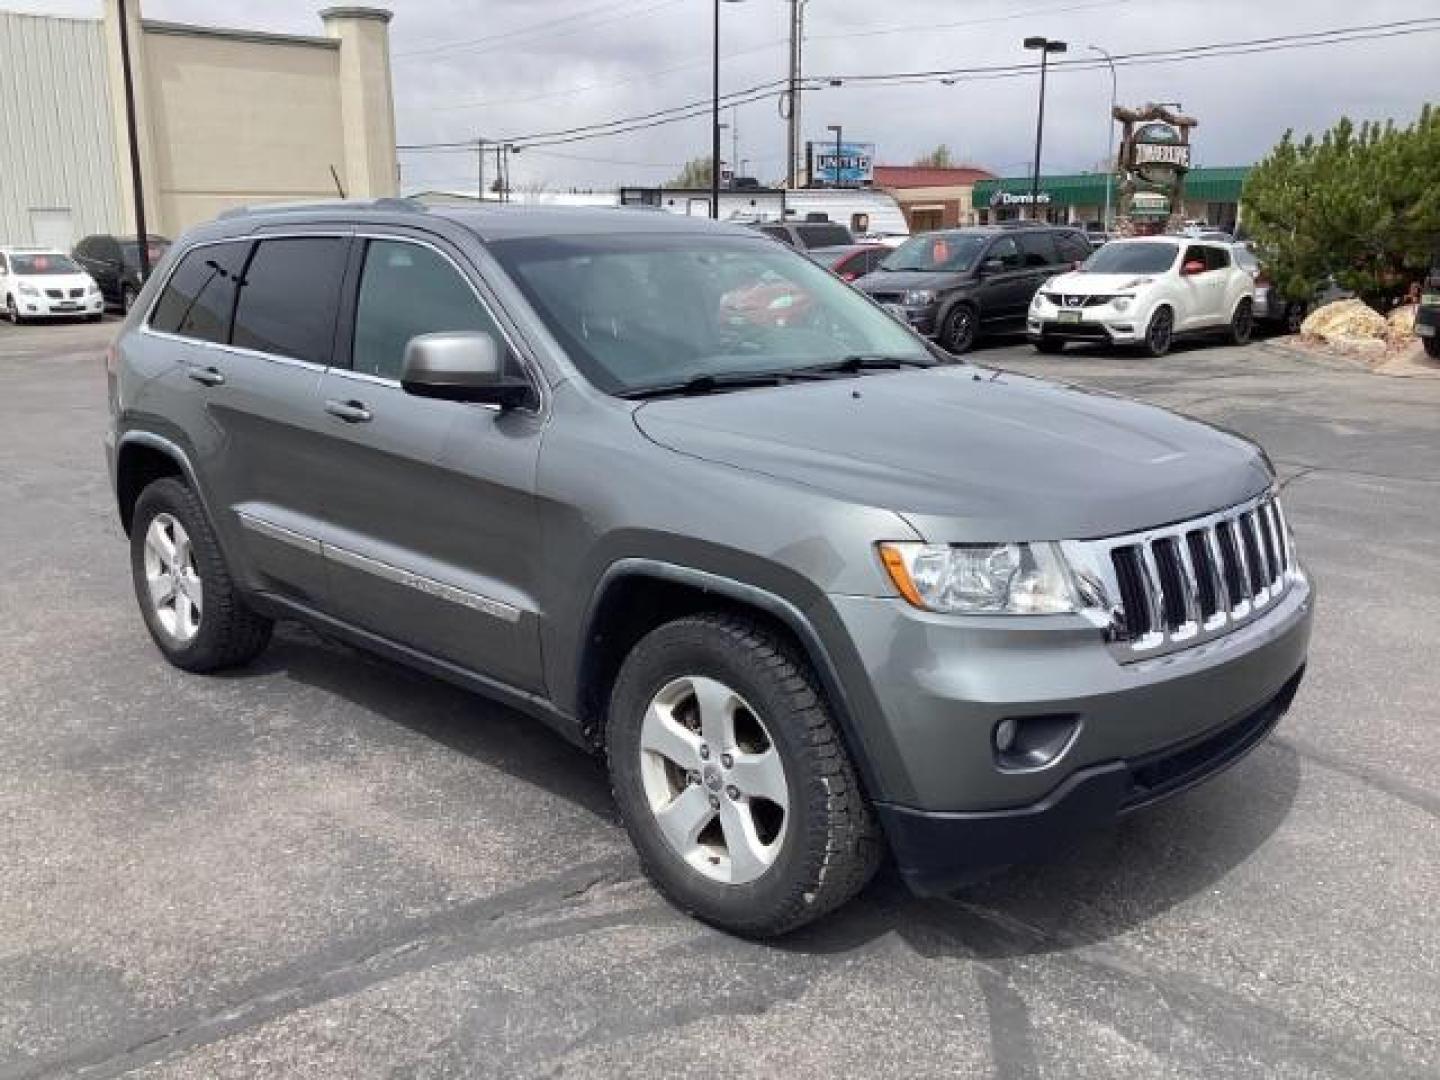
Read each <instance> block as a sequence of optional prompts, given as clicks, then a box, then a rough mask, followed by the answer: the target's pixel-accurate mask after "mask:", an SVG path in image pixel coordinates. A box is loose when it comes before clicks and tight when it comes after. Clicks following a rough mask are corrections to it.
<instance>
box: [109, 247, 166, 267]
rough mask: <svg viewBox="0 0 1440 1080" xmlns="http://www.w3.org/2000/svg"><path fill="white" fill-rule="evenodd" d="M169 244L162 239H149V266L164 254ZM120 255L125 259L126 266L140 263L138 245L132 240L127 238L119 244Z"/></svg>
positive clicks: (153, 264)
mask: <svg viewBox="0 0 1440 1080" xmlns="http://www.w3.org/2000/svg"><path fill="white" fill-rule="evenodd" d="M169 247H170V244H169V243H168V242H167V241H164V240H151V241H150V266H151V267H152V268H153V267H154V266H155V264H156V263H158V262H159V261H160V259H161V257H162V256H163V255H164V254H165V251H166V249H168V248H169ZM120 255H121V257H122V258H123V259H124V260H125V265H126V266H139V265H140V245H139V243H137V242H136V241H134V240H129V241H126V242H124V243H122V244H121V245H120Z"/></svg>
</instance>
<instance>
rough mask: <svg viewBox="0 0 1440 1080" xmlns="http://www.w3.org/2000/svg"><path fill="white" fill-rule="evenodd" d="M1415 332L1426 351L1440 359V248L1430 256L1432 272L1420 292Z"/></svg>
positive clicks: (1427, 276)
mask: <svg viewBox="0 0 1440 1080" xmlns="http://www.w3.org/2000/svg"><path fill="white" fill-rule="evenodd" d="M1415 333H1416V334H1418V335H1419V336H1420V340H1421V341H1423V342H1424V343H1425V352H1426V353H1427V354H1429V355H1430V356H1433V357H1434V358H1435V359H1437V360H1440V248H1436V249H1435V254H1434V255H1432V256H1430V273H1429V274H1427V275H1426V277H1425V284H1424V286H1422V288H1421V292H1420V306H1419V307H1417V308H1416V309H1415Z"/></svg>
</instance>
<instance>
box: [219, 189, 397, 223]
mask: <svg viewBox="0 0 1440 1080" xmlns="http://www.w3.org/2000/svg"><path fill="white" fill-rule="evenodd" d="M341 209H343V210H369V211H374V212H379V211H384V210H420V211H423V210H425V209H426V206H425V204H424V203H422V202H417V201H416V200H414V199H406V198H397V197H395V196H391V195H387V196H383V197H381V198H378V199H323V200H317V201H314V202H282V203H253V204H249V205H246V206H232V207H230V209H228V210H222V211H220V213H219V214H218V215H217V217H218V218H219V219H220V220H222V221H223V220H225V219H227V218H237V217H248V216H249V215H251V214H299V213H311V212H314V211H317V210H341Z"/></svg>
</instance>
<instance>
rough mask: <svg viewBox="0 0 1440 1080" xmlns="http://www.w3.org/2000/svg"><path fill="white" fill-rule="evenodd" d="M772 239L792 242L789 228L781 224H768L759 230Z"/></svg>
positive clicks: (786, 242)
mask: <svg viewBox="0 0 1440 1080" xmlns="http://www.w3.org/2000/svg"><path fill="white" fill-rule="evenodd" d="M760 231H761V232H763V233H764V234H765V235H766V236H768V237H770V239H772V240H779V241H780V242H781V243H782V244H793V243H794V241H793V240H791V239H790V230H789V229H787V228H785V227H784V226H783V225H768V226H766V227H765V228H763V229H761V230H760Z"/></svg>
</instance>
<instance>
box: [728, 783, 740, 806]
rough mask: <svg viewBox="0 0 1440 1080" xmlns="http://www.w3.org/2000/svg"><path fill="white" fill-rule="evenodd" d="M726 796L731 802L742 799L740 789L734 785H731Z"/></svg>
mask: <svg viewBox="0 0 1440 1080" xmlns="http://www.w3.org/2000/svg"><path fill="white" fill-rule="evenodd" d="M725 794H726V795H728V796H730V800H731V801H732V802H733V801H734V800H736V799H738V798H739V797H740V789H739V788H738V787H736V786H735V785H734V784H731V785H730V786H729V787H727V788H726V789H725Z"/></svg>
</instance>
